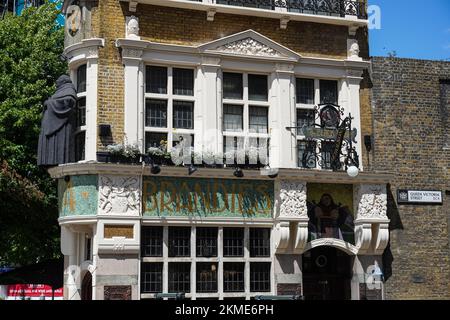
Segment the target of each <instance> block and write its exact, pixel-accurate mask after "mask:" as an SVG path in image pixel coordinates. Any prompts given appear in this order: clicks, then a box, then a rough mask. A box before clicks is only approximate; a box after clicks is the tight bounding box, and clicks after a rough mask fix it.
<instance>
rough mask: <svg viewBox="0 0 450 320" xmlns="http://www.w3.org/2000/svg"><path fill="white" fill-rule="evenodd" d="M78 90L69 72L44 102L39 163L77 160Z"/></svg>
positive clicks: (44, 164)
mask: <svg viewBox="0 0 450 320" xmlns="http://www.w3.org/2000/svg"><path fill="white" fill-rule="evenodd" d="M76 105H77V92H76V89H75V86H74V85H73V83H72V80H70V77H69V76H68V75H62V76H60V77H59V78H58V80H56V92H55V93H54V94H53V95H52V96H51V97H50V98H49V99H48V100H46V101H45V102H44V115H43V118H42V125H41V133H40V135H39V145H38V159H37V162H38V165H40V166H57V165H58V164H63V163H69V162H73V160H74V150H73V143H72V140H73V137H72V136H73V128H72V127H73V122H74V121H73V119H74V116H75V108H76Z"/></svg>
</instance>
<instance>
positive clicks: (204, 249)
mask: <svg viewBox="0 0 450 320" xmlns="http://www.w3.org/2000/svg"><path fill="white" fill-rule="evenodd" d="M197 257H217V228H197Z"/></svg>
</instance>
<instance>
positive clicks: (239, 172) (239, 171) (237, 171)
mask: <svg viewBox="0 0 450 320" xmlns="http://www.w3.org/2000/svg"><path fill="white" fill-rule="evenodd" d="M233 175H234V176H235V177H236V178H242V177H243V176H244V172H243V171H242V169H241V168H239V167H236V169H234V172H233Z"/></svg>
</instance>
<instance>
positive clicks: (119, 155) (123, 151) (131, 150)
mask: <svg viewBox="0 0 450 320" xmlns="http://www.w3.org/2000/svg"><path fill="white" fill-rule="evenodd" d="M106 149H107V150H108V152H109V154H110V160H111V162H115V163H136V164H137V163H139V162H140V161H141V153H140V150H139V147H138V146H137V145H123V144H120V143H116V144H110V145H109V146H107V147H106Z"/></svg>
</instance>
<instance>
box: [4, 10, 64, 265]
mask: <svg viewBox="0 0 450 320" xmlns="http://www.w3.org/2000/svg"><path fill="white" fill-rule="evenodd" d="M58 13H59V11H58V10H57V9H56V6H55V4H52V3H46V4H44V5H42V6H40V7H39V8H27V9H25V10H24V11H23V12H22V15H21V16H13V15H12V14H7V15H6V16H5V17H4V19H1V20H0V167H1V170H0V266H1V265H12V264H28V263H33V262H36V261H37V260H42V259H46V258H53V257H55V256H57V255H59V227H58V223H57V216H58V214H57V194H56V183H55V181H53V179H51V178H50V177H49V175H48V174H47V172H46V171H45V170H43V169H41V168H39V167H38V166H37V165H36V153H37V145H38V138H39V131H40V124H41V116H42V108H43V105H42V103H43V102H44V101H45V99H47V98H48V97H49V96H50V95H51V94H53V92H54V90H55V86H54V83H55V81H56V79H57V78H58V77H59V76H60V75H61V74H64V73H66V72H67V66H66V64H65V63H64V62H62V61H61V60H60V58H59V57H60V55H61V54H62V52H63V49H64V30H63V28H61V27H59V26H58V24H57V23H56V18H57V15H58Z"/></svg>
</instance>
